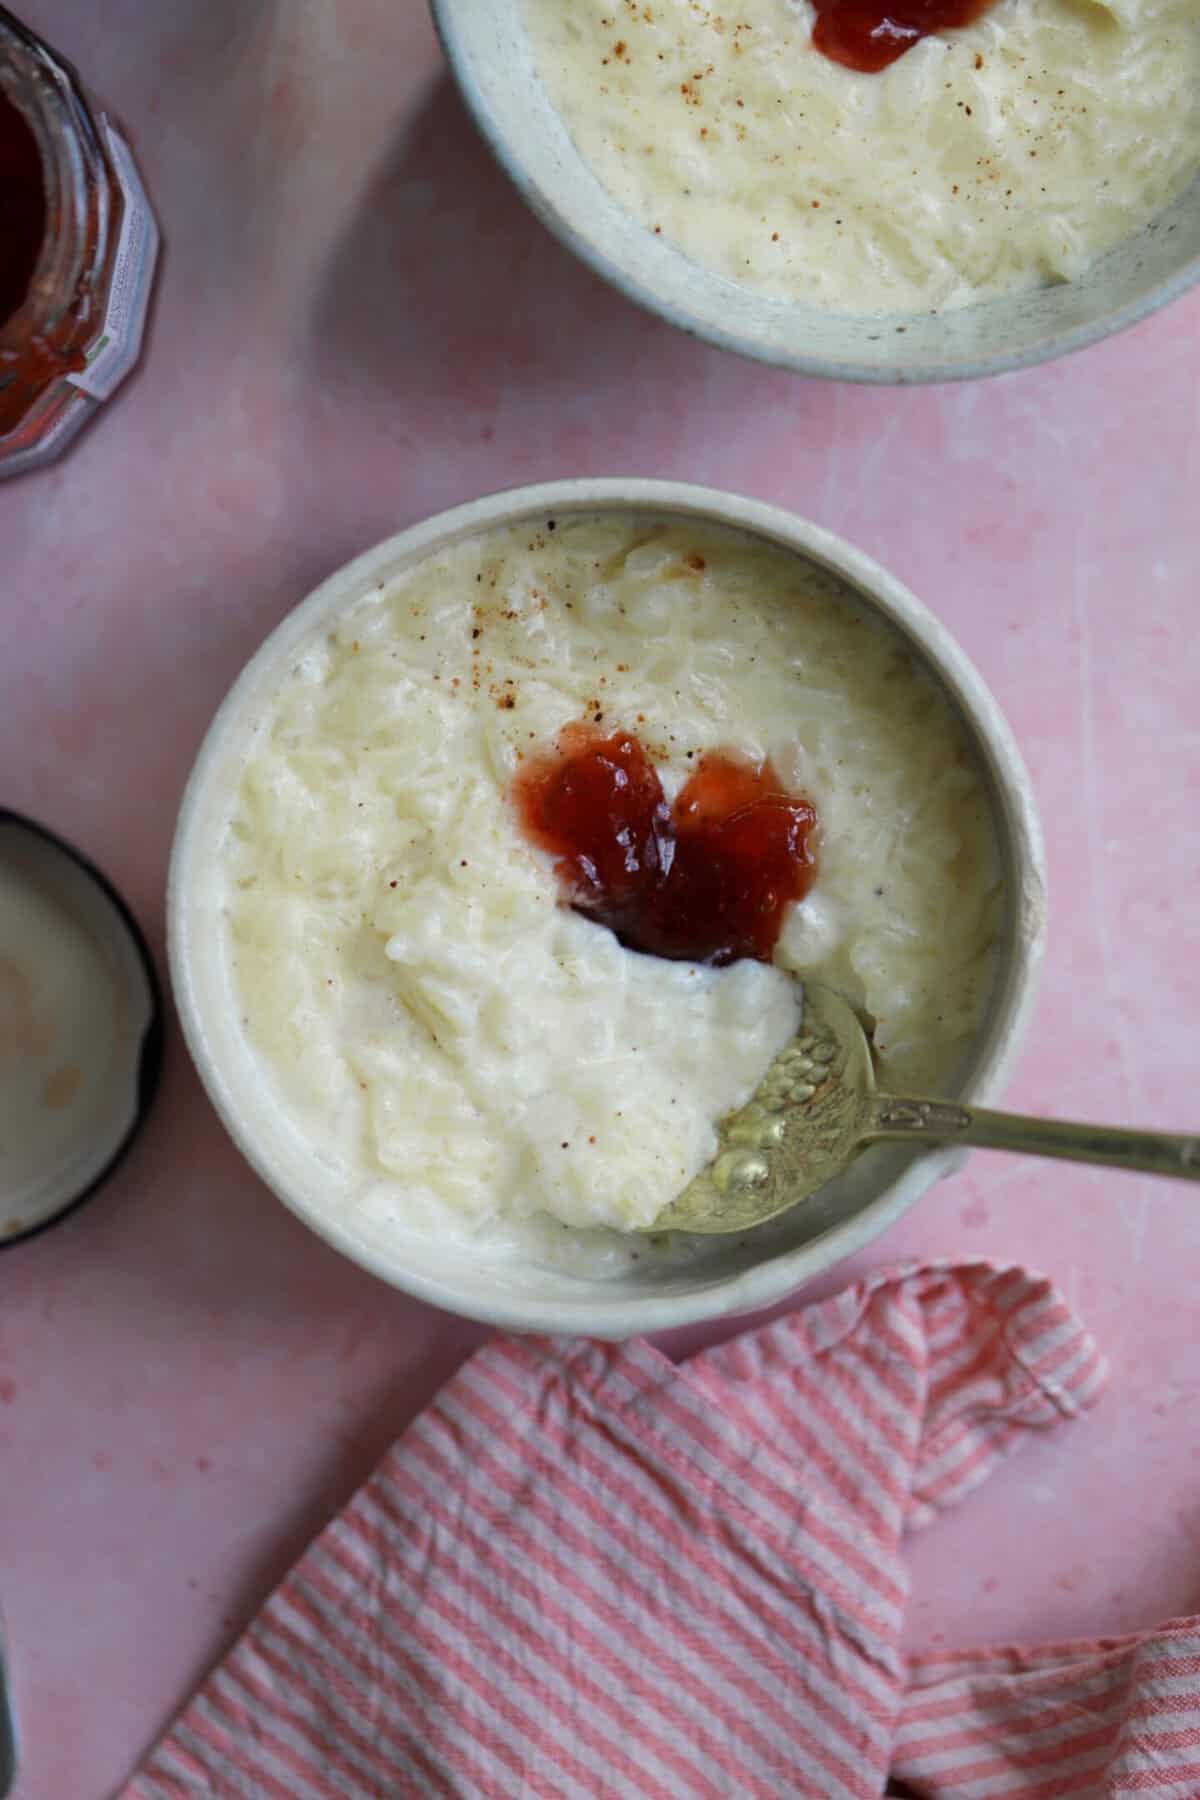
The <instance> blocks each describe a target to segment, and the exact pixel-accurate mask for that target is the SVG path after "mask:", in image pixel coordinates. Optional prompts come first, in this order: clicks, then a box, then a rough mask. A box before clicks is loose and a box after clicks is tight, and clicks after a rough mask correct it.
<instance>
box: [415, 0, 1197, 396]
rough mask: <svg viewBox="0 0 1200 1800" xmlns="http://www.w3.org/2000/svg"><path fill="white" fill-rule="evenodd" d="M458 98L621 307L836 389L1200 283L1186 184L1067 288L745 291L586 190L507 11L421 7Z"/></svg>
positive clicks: (487, 1) (1146, 302) (1055, 351)
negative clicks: (882, 309) (864, 304)
mask: <svg viewBox="0 0 1200 1800" xmlns="http://www.w3.org/2000/svg"><path fill="white" fill-rule="evenodd" d="M433 14H434V18H435V21H436V23H437V27H438V30H439V32H440V34H441V39H442V43H443V45H444V46H445V50H446V56H447V59H448V61H449V64H450V67H451V70H452V71H453V73H454V77H455V79H456V81H457V83H458V86H459V89H460V91H461V93H462V96H463V99H464V101H465V102H466V105H467V107H468V108H469V110H470V112H471V113H472V114H473V116H474V118H475V122H476V124H477V125H478V126H479V129H480V131H481V132H482V134H483V136H484V138H485V139H486V141H487V142H488V143H489V144H490V146H491V148H492V150H493V151H494V153H495V155H496V157H497V158H498V160H499V161H500V163H501V164H502V166H503V167H504V168H505V169H506V170H507V172H508V174H509V176H510V177H511V178H512V180H513V182H514V183H515V184H516V186H517V188H518V189H519V191H520V192H521V194H522V195H523V196H524V198H525V200H526V201H527V202H528V204H529V206H530V207H531V208H532V210H533V211H534V212H535V213H536V214H537V216H538V217H539V218H540V219H541V220H542V222H543V224H545V225H547V226H548V227H549V229H550V230H551V231H553V232H554V233H555V234H556V235H557V236H558V237H559V238H560V239H561V240H562V242H563V243H564V244H566V245H567V247H568V248H569V249H571V250H573V251H574V252H575V253H576V255H577V256H579V257H581V258H582V259H583V261H584V262H586V263H589V264H590V265H591V267H592V268H593V269H595V270H596V272H597V273H598V274H600V275H602V276H603V277H604V278H605V280H607V281H610V282H612V283H613V284H614V286H616V287H618V288H620V289H621V291H622V292H623V293H625V294H626V295H628V297H629V298H630V299H631V300H634V301H636V302H637V303H638V304H639V305H641V306H644V307H647V308H648V309H649V310H650V311H651V312H654V313H657V314H658V315H659V316H660V317H661V318H663V319H665V320H666V321H667V322H668V323H669V324H671V325H676V326H678V327H679V328H680V329H681V330H683V331H688V332H691V333H693V334H694V335H695V336H696V337H700V338H704V339H705V340H706V341H707V342H709V343H711V344H716V345H718V346H719V347H720V348H722V349H724V350H736V351H738V352H739V353H740V354H741V355H743V356H752V357H755V358H758V359H759V360H761V361H763V362H769V363H775V364H778V365H779V366H781V367H783V368H788V369H794V370H795V371H797V373H799V374H803V375H821V376H828V377H830V378H832V379H835V380H840V381H880V382H917V381H954V380H963V379H969V378H974V377H978V376H983V375H997V374H1000V373H1002V372H1003V371H1004V370H1008V369H1019V368H1024V367H1026V366H1028V365H1029V364H1031V363H1038V362H1043V361H1046V360H1047V359H1048V358H1050V357H1054V356H1062V355H1065V354H1066V353H1067V352H1068V351H1071V350H1081V349H1083V348H1084V347H1085V345H1088V344H1093V343H1095V342H1097V341H1098V340H1099V339H1100V338H1104V337H1108V336H1109V335H1110V334H1111V333H1113V332H1115V331H1120V330H1122V329H1123V328H1124V327H1125V326H1127V325H1132V324H1135V323H1136V322H1137V320H1139V319H1142V318H1145V317H1146V315H1147V314H1148V313H1151V312H1153V311H1155V310H1156V309H1157V308H1158V307H1160V306H1164V305H1165V304H1166V303H1167V302H1168V301H1169V300H1172V299H1174V298H1175V297H1176V296H1177V295H1179V294H1181V293H1183V292H1184V291H1185V290H1186V289H1187V288H1188V287H1190V286H1191V285H1192V283H1193V282H1195V281H1196V280H1197V279H1198V278H1200V176H1197V178H1196V179H1195V180H1194V181H1193V182H1192V184H1191V186H1190V187H1189V188H1188V190H1187V192H1186V193H1184V194H1183V195H1182V196H1181V197H1180V198H1179V199H1178V200H1177V201H1176V202H1175V203H1174V205H1172V206H1171V207H1170V208H1169V209H1168V210H1167V211H1166V212H1164V213H1162V214H1161V215H1160V216H1159V217H1158V218H1156V219H1155V220H1154V221H1153V222H1152V223H1151V224H1150V225H1149V226H1147V228H1146V229H1145V230H1144V231H1142V232H1139V233H1138V234H1137V235H1136V236H1135V237H1132V238H1130V239H1128V240H1127V241H1126V242H1125V243H1123V244H1120V245H1118V246H1117V248H1116V249H1114V250H1112V251H1111V252H1110V253H1109V254H1108V255H1106V256H1104V257H1102V258H1100V259H1099V260H1098V261H1097V262H1096V263H1095V264H1094V265H1093V267H1092V268H1090V269H1089V270H1088V271H1087V273H1086V274H1085V275H1083V276H1081V277H1080V278H1079V279H1078V280H1075V281H1070V282H1063V283H1059V284H1058V285H1056V286H1054V287H1047V288H1041V289H1038V290H1035V291H1033V292H1031V293H1022V294H1015V295H1012V296H1011V297H1004V298H1000V299H994V300H987V301H984V302H981V303H980V304H978V305H975V306H969V307H964V308H960V309H957V310H950V311H947V312H944V313H937V314H935V313H928V312H925V313H888V314H882V315H876V316H866V317H863V316H854V315H851V314H847V313H837V312H832V311H827V310H823V309H821V308H818V307H813V306H803V305H801V304H799V303H798V302H794V301H790V300H787V299H780V298H776V297H774V296H771V295H765V294H761V293H757V292H755V291H754V290H753V289H752V288H749V287H743V286H741V285H740V284H738V283H736V282H732V281H730V280H728V279H727V278H726V277H725V276H722V275H717V274H715V273H713V272H712V271H710V270H707V269H704V268H701V267H700V266H699V265H698V264H697V263H694V262H692V261H690V260H689V259H688V258H687V257H686V256H684V255H683V253H682V252H681V251H679V250H676V249H675V248H674V247H673V246H672V245H671V244H670V243H668V242H667V240H666V239H665V238H662V237H655V235H654V234H653V233H652V232H650V231H648V230H647V229H646V227H645V226H644V225H642V224H641V223H640V222H639V221H638V220H636V219H634V218H632V217H631V216H630V214H629V213H627V212H626V211H625V210H624V208H623V207H622V206H621V204H620V202H619V201H618V200H616V199H614V198H613V196H612V195H611V194H610V193H609V192H608V191H607V189H605V188H604V187H602V186H601V184H600V182H599V181H598V180H597V179H596V177H595V176H594V175H593V174H592V172H591V170H590V169H589V168H588V166H587V165H586V163H584V161H583V160H582V158H581V157H580V156H579V154H578V152H577V151H576V149H575V147H574V145H573V143H572V141H571V138H570V135H569V134H568V132H567V130H566V127H565V126H564V125H563V122H562V120H561V118H560V117H559V115H558V113H557V112H556V111H555V109H554V107H553V105H552V104H551V101H550V99H549V96H548V95H547V93H546V91H545V89H544V88H543V86H542V83H541V81H540V80H539V78H538V75H537V72H536V70H535V68H534V61H533V56H532V54H531V51H530V46H529V42H528V38H527V35H526V32H525V29H524V26H523V24H522V18H521V8H520V6H519V4H517V3H516V0H433Z"/></svg>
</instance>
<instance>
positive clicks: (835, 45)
mask: <svg viewBox="0 0 1200 1800" xmlns="http://www.w3.org/2000/svg"><path fill="white" fill-rule="evenodd" d="M815 4H816V12H817V22H816V24H815V25H814V26H813V39H812V41H813V43H814V44H815V45H816V47H817V49H818V50H820V51H821V52H822V54H823V55H825V56H827V57H828V58H829V59H830V61H831V62H837V63H844V64H845V66H846V68H848V69H857V70H859V72H860V73H861V74H864V75H874V74H876V73H878V71H879V70H880V69H886V68H887V66H888V64H889V63H894V62H895V61H896V60H897V58H898V57H901V56H903V55H904V52H905V51H906V50H911V49H912V47H913V45H914V44H919V43H920V41H921V39H922V38H924V37H930V36H932V34H933V33H934V32H937V31H950V30H953V29H954V28H955V27H956V26H960V25H970V24H971V23H972V22H973V21H974V20H975V19H978V18H979V17H980V15H981V14H983V13H985V12H987V10H988V8H989V7H990V6H991V5H992V4H993V0H894V4H888V0H815Z"/></svg>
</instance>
